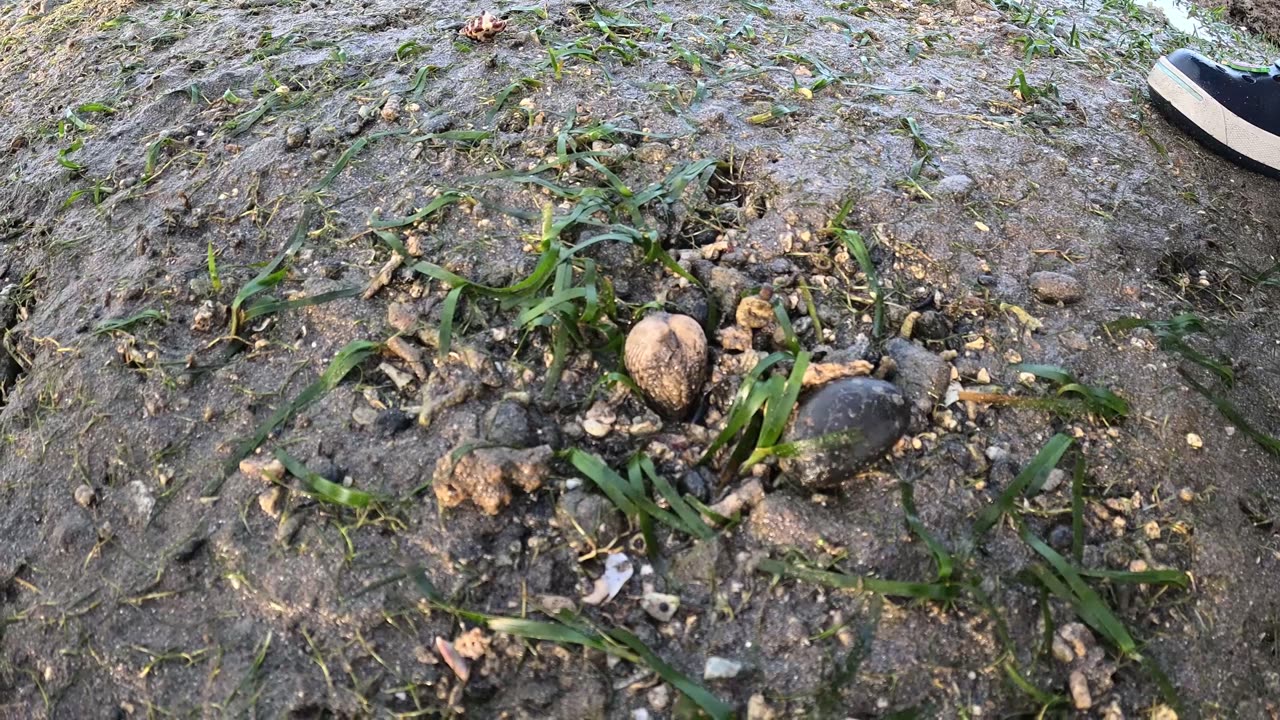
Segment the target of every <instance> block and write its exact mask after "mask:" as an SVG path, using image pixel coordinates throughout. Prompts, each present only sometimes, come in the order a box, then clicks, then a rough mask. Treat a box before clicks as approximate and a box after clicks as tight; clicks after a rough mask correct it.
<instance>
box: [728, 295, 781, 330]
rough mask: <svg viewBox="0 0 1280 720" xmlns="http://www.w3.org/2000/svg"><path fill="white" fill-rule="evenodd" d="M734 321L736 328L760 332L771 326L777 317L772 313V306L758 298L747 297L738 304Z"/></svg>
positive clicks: (753, 296)
mask: <svg viewBox="0 0 1280 720" xmlns="http://www.w3.org/2000/svg"><path fill="white" fill-rule="evenodd" d="M734 319H735V320H736V321H737V323H738V327H741V328H746V329H748V330H761V329H763V328H767V327H769V326H771V325H773V323H774V322H776V321H777V317H776V316H775V315H774V313H773V304H772V303H770V302H769V301H768V300H765V299H764V298H762V297H760V296H758V295H749V296H747V297H744V298H742V300H741V301H740V302H739V303H738V309H737V312H735V313H734Z"/></svg>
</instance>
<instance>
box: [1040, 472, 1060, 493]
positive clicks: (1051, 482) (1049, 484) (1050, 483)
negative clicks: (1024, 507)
mask: <svg viewBox="0 0 1280 720" xmlns="http://www.w3.org/2000/svg"><path fill="white" fill-rule="evenodd" d="M1066 479H1067V471H1066V470H1063V469H1062V468H1054V469H1052V470H1050V471H1049V474H1048V475H1046V476H1045V479H1044V484H1043V485H1041V486H1040V492H1042V493H1051V492H1053V491H1054V490H1057V489H1058V488H1059V487H1060V486H1061V485H1062V481H1063V480H1066Z"/></svg>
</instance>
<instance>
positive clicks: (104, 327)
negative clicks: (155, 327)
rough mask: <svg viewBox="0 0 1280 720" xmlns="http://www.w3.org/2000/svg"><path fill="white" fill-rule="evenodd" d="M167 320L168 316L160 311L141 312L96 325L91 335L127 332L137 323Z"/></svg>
mask: <svg viewBox="0 0 1280 720" xmlns="http://www.w3.org/2000/svg"><path fill="white" fill-rule="evenodd" d="M168 319H169V318H168V316H167V315H165V314H164V311H162V310H155V309H148V310H142V311H139V312H136V313H134V314H132V315H130V316H128V317H123V318H117V319H115V320H104V321H103V322H100V323H98V325H97V326H96V327H95V328H94V329H93V334H94V335H104V334H106V333H109V332H115V331H117V330H128V329H130V328H132V327H133V326H134V325H138V324H139V323H144V322H151V321H156V322H165V321H166V320H168Z"/></svg>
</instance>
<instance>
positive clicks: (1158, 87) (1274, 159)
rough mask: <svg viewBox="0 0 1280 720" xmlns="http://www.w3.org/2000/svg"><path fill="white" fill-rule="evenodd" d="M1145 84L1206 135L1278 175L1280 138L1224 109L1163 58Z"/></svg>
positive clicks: (1279, 168) (1279, 167)
mask: <svg viewBox="0 0 1280 720" xmlns="http://www.w3.org/2000/svg"><path fill="white" fill-rule="evenodd" d="M1266 82H1272V81H1270V80H1267V81H1266ZM1147 84H1149V85H1150V86H1151V91H1152V92H1154V93H1157V94H1158V95H1159V96H1160V97H1161V98H1162V99H1164V101H1165V102H1167V103H1169V105H1171V106H1172V107H1173V109H1174V111H1175V112H1178V113H1179V114H1181V115H1182V116H1183V117H1184V118H1186V119H1187V121H1188V122H1190V123H1191V124H1193V125H1195V126H1196V127H1198V128H1199V129H1200V130H1201V131H1202V132H1204V134H1205V135H1207V136H1209V137H1210V138H1212V139H1213V140H1216V141H1217V142H1218V143H1221V144H1222V145H1224V146H1226V148H1227V149H1228V150H1230V151H1232V152H1235V153H1239V154H1240V155H1242V156H1244V157H1245V158H1247V159H1249V160H1252V161H1253V162H1255V163H1258V164H1259V165H1263V166H1266V167H1268V168H1270V169H1271V170H1273V171H1276V172H1280V137H1278V136H1276V135H1272V134H1271V133H1269V132H1267V131H1266V130H1263V129H1262V128H1260V127H1258V126H1256V125H1252V124H1250V123H1248V122H1246V121H1245V120H1244V119H1242V118H1241V117H1240V116H1239V115H1236V114H1235V113H1233V112H1231V111H1230V110H1228V109H1226V108H1225V107H1223V106H1222V104H1221V103H1219V102H1218V101H1217V100H1214V99H1213V98H1212V97H1210V96H1209V94H1208V93H1206V92H1205V91H1204V90H1202V89H1200V86H1198V85H1196V84H1195V83H1194V82H1192V81H1191V79H1190V78H1188V77H1187V76H1186V75H1185V74H1184V73H1183V72H1182V71H1181V70H1179V69H1178V68H1176V67H1174V66H1173V64H1172V63H1170V62H1169V61H1168V60H1166V59H1165V58H1160V61H1159V62H1157V63H1156V66H1155V67H1154V68H1152V69H1151V73H1150V74H1149V75H1147Z"/></svg>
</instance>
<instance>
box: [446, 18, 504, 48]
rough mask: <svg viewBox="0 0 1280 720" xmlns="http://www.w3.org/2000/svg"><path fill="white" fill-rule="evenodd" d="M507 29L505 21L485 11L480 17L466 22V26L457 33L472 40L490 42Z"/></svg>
mask: <svg viewBox="0 0 1280 720" xmlns="http://www.w3.org/2000/svg"><path fill="white" fill-rule="evenodd" d="M506 28H507V21H506V20H503V19H502V18H499V17H498V16H496V15H494V14H492V13H490V12H489V11H488V10H485V11H484V12H483V13H480V17H474V18H471V19H470V20H467V24H466V25H463V26H462V29H461V30H459V31H458V33H459V34H461V35H464V36H466V37H469V38H471V39H472V40H479V41H481V42H483V41H485V40H492V39H493V38H494V36H495V35H497V34H498V33H500V32H502V31H503V30H505V29H506Z"/></svg>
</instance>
